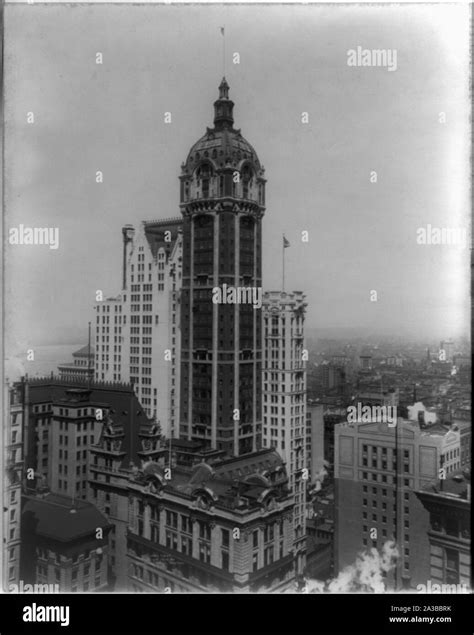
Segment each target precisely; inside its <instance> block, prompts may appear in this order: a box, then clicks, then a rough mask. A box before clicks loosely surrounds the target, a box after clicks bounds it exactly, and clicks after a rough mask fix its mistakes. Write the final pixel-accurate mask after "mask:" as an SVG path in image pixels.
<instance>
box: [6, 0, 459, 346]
mask: <svg viewBox="0 0 474 635" xmlns="http://www.w3.org/2000/svg"><path fill="white" fill-rule="evenodd" d="M223 25H225V33H226V37H225V42H226V48H225V50H226V56H225V74H226V78H227V80H228V83H229V85H230V97H231V98H232V99H233V101H234V102H235V107H234V119H235V127H237V128H241V130H242V134H243V136H244V137H245V138H246V139H247V140H248V141H249V142H250V143H251V144H252V145H253V147H254V148H255V150H256V151H257V154H258V156H259V158H260V161H261V163H263V165H264V166H265V170H266V177H267V179H268V181H267V186H266V208H267V209H266V213H265V217H264V220H263V254H264V255H263V265H264V267H263V279H264V289H265V290H272V289H279V288H281V284H282V272H281V254H282V234H283V233H285V235H286V237H287V239H288V240H289V241H290V245H291V246H290V247H289V248H288V249H286V250H285V256H286V289H287V290H292V289H295V290H302V291H304V292H305V293H306V295H307V301H308V310H307V321H306V324H307V327H311V328H319V327H321V328H323V327H352V328H353V327H357V328H359V327H360V328H364V329H368V330H369V331H370V332H379V331H380V332H384V333H387V334H396V335H399V334H407V335H411V336H415V337H418V336H419V337H422V336H430V337H439V338H442V337H457V336H459V335H467V334H468V332H469V249H468V248H464V249H462V248H457V247H453V246H440V245H420V244H418V243H417V240H416V236H417V233H416V232H417V229H418V228H420V227H426V226H427V225H428V224H431V225H432V226H433V227H440V228H441V227H468V225H469V218H470V214H469V209H470V196H469V194H470V191H469V187H470V182H469V178H470V168H469V158H470V157H469V139H470V132H469V5H460V4H459V5H422V4H420V5H382V6H378V5H370V6H369V5H367V6H363V5H362V6H361V5H306V6H305V5H298V6H295V5H292V6H289V5H286V6H284V5H282V6H278V5H266V6H261V5H260V6H255V5H253V6H245V5H240V6H239V5H227V6H222V5H200V6H199V5H185V6H183V5H181V6H179V5H174V6H173V5H169V6H166V5H161V6H143V5H142V6H132V5H128V6H123V5H122V6H117V5H95V6H91V5H59V6H58V5H35V4H32V5H25V4H23V5H6V7H5V44H4V48H5V51H4V55H5V71H4V72H5V78H4V85H5V170H4V178H5V204H4V207H5V214H4V219H5V220H4V242H6V239H7V238H8V235H9V230H10V228H13V227H18V226H19V225H20V224H23V225H24V226H26V227H57V228H58V229H59V248H58V249H57V250H52V249H49V248H48V247H47V246H44V245H43V246H41V245H35V246H29V245H8V244H6V245H5V274H4V275H5V303H6V311H5V313H6V315H5V318H6V352H7V355H8V354H9V353H12V352H16V351H17V350H18V349H19V348H20V349H21V350H23V349H24V348H25V347H26V348H28V347H29V346H30V345H33V344H41V343H46V342H48V343H52V342H55V341H63V340H64V338H66V339H69V341H71V342H77V341H81V339H84V338H85V337H86V334H87V322H88V321H89V320H90V319H92V317H93V311H92V307H93V305H94V301H95V294H96V290H98V289H101V290H102V291H103V292H104V294H105V295H106V296H108V295H115V294H117V293H118V292H119V291H120V282H121V256H122V249H121V240H122V236H121V228H122V226H123V225H124V224H127V223H131V224H133V225H135V226H137V225H138V224H139V223H140V222H141V221H142V220H151V219H159V218H167V217H174V216H179V181H178V176H179V174H180V166H181V163H182V162H183V161H184V160H185V159H186V156H187V153H188V151H189V149H190V147H191V146H192V144H193V143H194V142H195V141H197V139H199V138H200V137H201V136H202V135H203V134H204V132H205V130H206V126H212V120H213V102H214V100H215V99H216V98H217V94H218V91H217V88H218V85H219V83H220V80H221V78H222V75H223V49H222V43H223V38H222V35H221V33H220V27H221V26H223ZM358 46H361V47H362V48H364V49H369V50H372V49H391V50H393V49H396V51H397V68H396V70H395V71H393V72H391V71H389V70H388V69H387V68H381V67H373V66H372V67H360V66H358V67H354V66H348V64H347V60H348V53H347V52H348V50H350V49H357V47H358ZM97 52H100V53H102V56H103V64H102V65H99V64H96V53H97ZM235 52H238V53H239V55H240V63H239V64H234V63H233V58H234V53H235ZM165 112H171V115H172V120H171V123H169V124H166V123H165V122H164V113H165ZM303 112H307V113H308V118H309V123H303V122H302V113H303ZM441 112H443V113H445V119H446V122H445V123H440V115H439V113H441ZM28 113H33V114H34V123H28V122H27V116H28ZM99 170H100V171H102V172H103V183H96V178H95V175H96V171H99ZM373 171H375V172H376V173H377V182H376V183H374V182H371V179H370V176H371V172H373ZM303 231H307V232H309V242H307V243H303V242H302V240H301V237H302V232H303ZM469 231H470V229H469ZM371 291H376V292H377V301H376V302H374V301H371V299H370V298H371ZM372 297H374V296H373V294H372ZM78 335H79V337H78Z"/></svg>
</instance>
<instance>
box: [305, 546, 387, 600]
mask: <svg viewBox="0 0 474 635" xmlns="http://www.w3.org/2000/svg"><path fill="white" fill-rule="evenodd" d="M398 555H399V552H398V549H397V546H396V544H395V543H394V542H393V541H387V542H386V543H385V544H384V545H383V547H382V551H381V552H380V553H379V552H378V551H377V549H375V548H373V549H370V550H369V551H364V552H362V553H359V554H358V556H357V558H356V561H355V563H354V564H351V565H349V566H347V567H345V568H344V569H343V570H342V571H341V572H340V573H339V575H338V576H337V578H333V579H332V580H329V581H327V582H320V581H319V580H306V588H305V592H307V593H384V592H385V591H386V587H385V581H384V577H383V574H384V573H388V572H389V571H391V570H392V569H394V567H395V565H396V562H397V559H398Z"/></svg>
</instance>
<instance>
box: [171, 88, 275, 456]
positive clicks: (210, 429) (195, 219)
mask: <svg viewBox="0 0 474 635" xmlns="http://www.w3.org/2000/svg"><path fill="white" fill-rule="evenodd" d="M233 107H234V103H233V102H232V101H231V100H230V99H229V85H228V84H227V82H226V80H225V78H224V79H223V80H222V82H221V84H220V86H219V98H218V99H217V100H216V101H215V103H214V127H213V128H207V130H206V134H205V135H204V136H203V137H202V138H201V139H199V141H198V142H197V143H195V144H194V145H193V146H192V148H191V150H190V152H189V154H188V158H187V159H186V162H185V163H184V164H183V165H182V174H181V176H180V181H181V192H180V201H181V205H180V207H181V213H182V215H183V285H182V294H181V338H182V339H181V425H180V436H181V437H182V438H187V439H189V440H199V441H201V442H203V443H204V444H205V445H207V446H208V447H209V448H213V449H216V450H225V451H227V452H229V453H230V454H234V455H240V454H244V453H247V452H252V451H255V450H257V449H258V448H259V447H260V444H261V441H260V440H261V425H262V424H261V387H260V384H261V365H262V331H261V309H260V308H254V305H253V304H251V303H244V302H226V303H224V302H219V303H217V302H216V303H214V302H213V289H216V288H219V289H221V290H222V295H223V298H222V299H223V300H226V299H227V295H226V292H227V291H229V290H231V289H232V288H234V289H239V288H240V289H243V288H245V289H247V290H250V289H254V290H260V294H261V286H262V248H261V242H262V227H261V221H262V217H263V214H264V211H265V178H264V169H263V167H262V166H261V164H260V161H259V159H258V157H257V154H256V152H255V150H254V149H253V148H252V146H251V145H250V144H249V143H248V142H247V141H246V140H245V139H244V138H243V137H242V135H241V133H240V130H237V129H235V128H234V118H233ZM247 297H249V296H248V294H247ZM260 297H261V296H260Z"/></svg>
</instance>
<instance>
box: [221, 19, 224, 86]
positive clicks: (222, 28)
mask: <svg viewBox="0 0 474 635" xmlns="http://www.w3.org/2000/svg"><path fill="white" fill-rule="evenodd" d="M221 34H222V76H223V77H225V25H224V26H221Z"/></svg>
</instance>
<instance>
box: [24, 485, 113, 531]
mask: <svg viewBox="0 0 474 635" xmlns="http://www.w3.org/2000/svg"><path fill="white" fill-rule="evenodd" d="M26 499H27V502H26V504H25V506H24V508H23V512H22V520H23V522H24V521H25V518H27V516H28V515H32V520H34V521H35V524H36V527H35V533H36V534H37V535H39V536H44V537H46V538H53V539H54V540H58V541H60V542H69V541H71V540H76V539H77V538H81V537H86V536H89V535H90V534H94V535H95V532H96V530H97V528H99V527H101V528H106V527H108V526H109V524H108V521H107V518H106V517H105V516H104V515H103V514H102V513H101V512H100V511H99V510H98V509H97V508H96V507H94V505H92V504H91V503H88V502H86V501H83V500H74V501H73V500H72V499H71V498H69V497H67V496H60V495H58V494H47V495H46V496H44V497H35V496H31V497H30V496H27V497H26Z"/></svg>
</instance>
